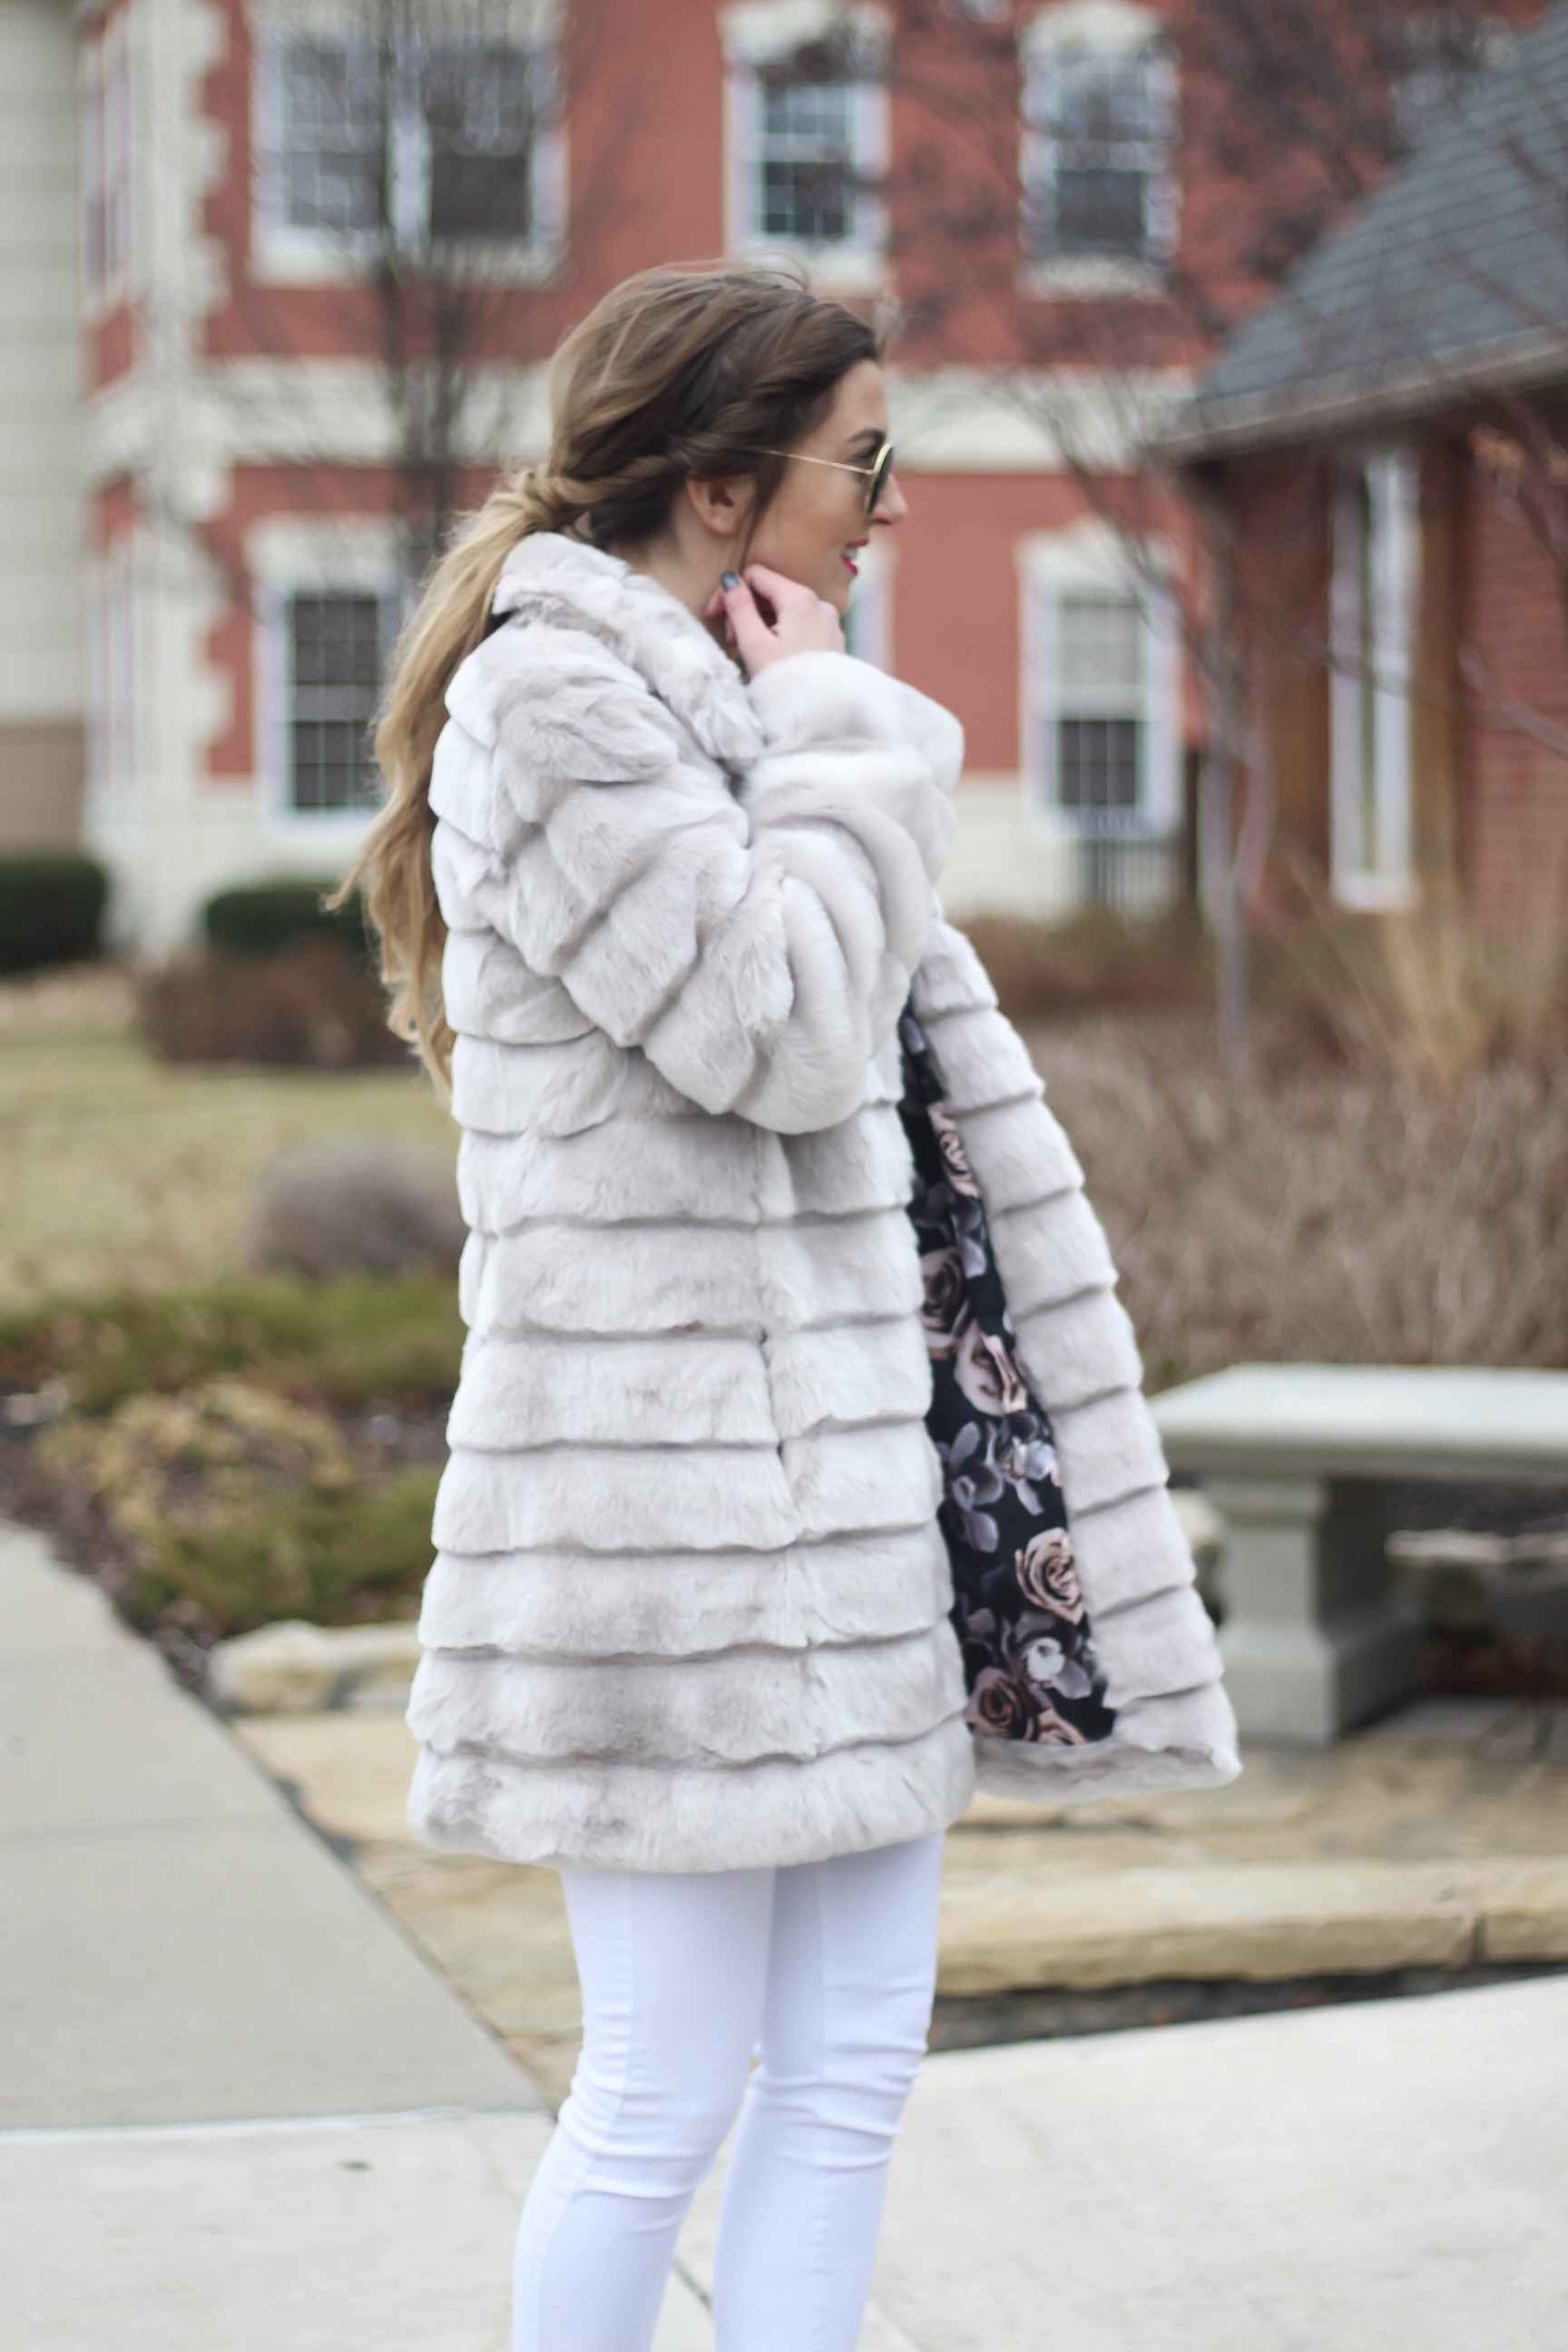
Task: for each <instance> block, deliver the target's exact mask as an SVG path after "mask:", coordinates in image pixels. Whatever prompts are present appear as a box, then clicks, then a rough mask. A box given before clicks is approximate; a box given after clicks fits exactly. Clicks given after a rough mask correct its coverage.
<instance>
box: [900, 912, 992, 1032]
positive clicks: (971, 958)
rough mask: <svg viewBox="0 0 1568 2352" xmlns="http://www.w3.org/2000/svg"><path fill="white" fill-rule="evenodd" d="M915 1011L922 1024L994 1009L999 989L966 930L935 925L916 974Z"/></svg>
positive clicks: (942, 924)
mask: <svg viewBox="0 0 1568 2352" xmlns="http://www.w3.org/2000/svg"><path fill="white" fill-rule="evenodd" d="M914 1000H915V1014H916V1017H917V1019H918V1020H920V1021H921V1023H924V1022H927V1021H933V1022H934V1021H936V1020H939V1019H940V1018H941V1016H942V1014H943V1013H973V1012H977V1011H979V1010H980V1009H981V1008H982V1007H985V1008H994V1005H995V1003H996V992H995V990H994V988H993V987H992V985H991V981H990V976H989V974H988V973H987V971H986V970H985V967H984V964H983V963H982V962H981V961H980V958H979V957H978V956H977V955H976V954H975V952H974V950H973V946H972V945H971V944H970V941H969V940H967V939H966V938H965V937H964V935H963V932H962V931H959V930H955V929H953V927H952V924H951V923H949V922H946V921H942V922H939V923H937V924H935V925H934V926H933V928H932V930H931V939H930V940H929V942H928V944H927V947H926V951H925V954H924V957H923V958H922V959H921V968H920V971H918V972H917V973H916V975H915V986H914Z"/></svg>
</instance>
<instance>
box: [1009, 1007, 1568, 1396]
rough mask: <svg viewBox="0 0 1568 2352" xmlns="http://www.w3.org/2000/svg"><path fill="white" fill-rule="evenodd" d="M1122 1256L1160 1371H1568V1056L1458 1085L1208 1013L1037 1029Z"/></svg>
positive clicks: (1515, 1062) (1483, 1063)
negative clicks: (1247, 1052)
mask: <svg viewBox="0 0 1568 2352" xmlns="http://www.w3.org/2000/svg"><path fill="white" fill-rule="evenodd" d="M1029 1042H1030V1045H1031V1048H1032V1050H1033V1053H1034V1055H1035V1059H1036V1063H1037V1067H1038V1068H1039V1070H1040V1072H1041V1074H1042V1076H1044V1077H1045V1079H1046V1082H1047V1088H1048V1090H1049V1094H1050V1099H1051V1103H1052V1106H1053V1108H1055V1110H1056V1112H1057V1114H1058V1117H1059V1118H1061V1119H1062V1121H1063V1123H1064V1125H1065V1126H1066V1128H1067V1129H1068V1134H1069V1135H1070V1136H1071V1138H1072V1139H1073V1142H1074V1144H1075V1146H1076V1148H1077V1150H1078V1153H1079V1158H1080V1159H1081V1160H1082V1161H1083V1163H1084V1167H1085V1170H1086V1172H1087V1174H1088V1178H1089V1191H1090V1194H1091V1197H1092V1198H1093V1200H1094V1202H1095V1204H1096V1206H1097V1207H1098V1209H1099V1211H1100V1215H1101V1216H1102V1218H1103V1219H1104V1221H1105V1223H1106V1226H1107V1228H1108V1231H1109V1233H1110V1240H1111V1244H1112V1247H1113V1249H1114V1250H1115V1252H1116V1255H1117V1260H1118V1263H1119V1265H1120V1266H1121V1276H1122V1295H1123V1297H1124V1298H1125V1300H1126V1302H1127V1305H1128V1307H1129V1309H1130V1311H1131V1315H1132V1318H1133V1320H1134V1322H1135V1324H1136V1325H1137V1328H1138V1334H1139V1339H1140V1341H1141V1343H1142V1348H1143V1351H1144V1359H1145V1362H1146V1364H1147V1367H1148V1371H1149V1376H1150V1379H1151V1381H1152V1383H1153V1384H1155V1385H1158V1386H1166V1385H1168V1384H1169V1383H1171V1382H1172V1381H1176V1380H1181V1379H1187V1378H1190V1377H1192V1376H1194V1374H1197V1373H1200V1372H1205V1371H1211V1370H1215V1369H1217V1368H1218V1367H1220V1366H1222V1365H1225V1364H1227V1363H1234V1362H1237V1361H1238V1360H1247V1359H1276V1360H1320V1361H1328V1362H1388V1363H1471V1364H1547V1365H1565V1364H1568V1058H1565V1057H1564V1056H1563V1055H1561V1054H1553V1053H1552V1052H1550V1051H1545V1050H1541V1051H1533V1052H1532V1051H1527V1050H1524V1049H1522V1048H1521V1049H1517V1050H1514V1051H1511V1052H1496V1053H1494V1054H1493V1055H1491V1057H1490V1058H1488V1059H1482V1060H1472V1061H1471V1062H1470V1063H1469V1065H1468V1067H1464V1068H1461V1069H1459V1070H1458V1071H1457V1072H1456V1071H1453V1070H1451V1069H1450V1071H1449V1073H1448V1076H1447V1082H1446V1083H1442V1084H1439V1083H1437V1082H1436V1079H1435V1077H1434V1075H1433V1073H1432V1072H1431V1070H1430V1069H1428V1068H1426V1067H1424V1066H1422V1065H1421V1063H1420V1062H1419V1060H1415V1061H1413V1062H1407V1063H1405V1064H1404V1065H1403V1066H1402V1065H1400V1064H1398V1063H1396V1062H1394V1061H1393V1060H1390V1059H1389V1058H1387V1057H1386V1056H1370V1055H1369V1057H1368V1058H1367V1059H1365V1060H1364V1061H1363V1063H1362V1064H1360V1065H1359V1066H1357V1065H1348V1064H1347V1063H1346V1062H1345V1061H1343V1060H1342V1059H1341V1058H1337V1057H1331V1056H1329V1055H1322V1054H1319V1055H1310V1054H1307V1053H1305V1052H1302V1051H1300V1050H1299V1049H1293V1047H1292V1045H1291V1033H1289V1032H1286V1031H1282V1030H1281V1029H1279V1028H1275V1029H1273V1030H1272V1031H1266V1032H1265V1034H1264V1038H1263V1044H1264V1048H1265V1050H1264V1051H1263V1052H1262V1053H1261V1054H1260V1055H1259V1057H1258V1065H1257V1066H1256V1068H1255V1069H1254V1070H1253V1072H1252V1073H1251V1075H1250V1076H1248V1077H1247V1078H1246V1079H1242V1078H1239V1077H1237V1076H1234V1075H1233V1074H1231V1073H1229V1072H1227V1070H1226V1068H1225V1066H1223V1064H1222V1063H1221V1062H1220V1060H1219V1057H1218V1055H1217V1053H1216V1051H1215V1045H1214V1042H1213V1026H1212V1022H1211V1021H1210V1019H1209V1018H1208V1016H1207V1015H1206V1014H1205V1013H1185V1012H1181V1011H1176V1012H1171V1011H1144V1012H1140V1013H1094V1014H1091V1015H1088V1016H1086V1017H1084V1018H1082V1019H1079V1020H1077V1021H1072V1022H1061V1023H1053V1024H1035V1025H1034V1026H1033V1027H1032V1028H1031V1029H1030V1031H1029Z"/></svg>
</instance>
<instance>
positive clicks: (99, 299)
mask: <svg viewBox="0 0 1568 2352" xmlns="http://www.w3.org/2000/svg"><path fill="white" fill-rule="evenodd" d="M134 95H135V94H134V89H133V84H132V48H131V37H130V29H129V26H128V24H127V20H126V17H125V16H124V14H123V12H122V13H121V14H120V15H118V16H113V17H111V18H110V22H109V23H108V25H107V26H105V27H104V31H103V36H102V37H101V39H100V40H89V41H85V42H84V43H83V44H82V48H81V58H80V65H79V70H78V117H79V135H80V142H81V164H80V189H81V287H82V302H83V308H84V309H85V310H86V311H87V313H88V315H89V317H90V318H101V317H102V316H103V315H104V314H105V313H106V312H108V311H110V310H114V309H116V308H117V307H118V306H119V305H120V304H121V302H123V301H124V300H125V299H127V297H128V296H129V294H130V292H131V276H132V229H133V219H132V211H133V206H132V187H133V149H134V137H133V106H134Z"/></svg>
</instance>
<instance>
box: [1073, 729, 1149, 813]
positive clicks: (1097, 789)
mask: <svg viewBox="0 0 1568 2352" xmlns="http://www.w3.org/2000/svg"><path fill="white" fill-rule="evenodd" d="M1141 737H1142V724H1141V722H1140V721H1139V720H1138V719H1058V722H1057V781H1058V797H1059V799H1060V802H1061V805H1062V806H1063V808H1069V809H1130V808H1136V807H1137V805H1138V799H1139V793H1138V776H1139V770H1140V767H1141V765H1142V761H1141V758H1140V751H1141Z"/></svg>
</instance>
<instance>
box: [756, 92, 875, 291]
mask: <svg viewBox="0 0 1568 2352" xmlns="http://www.w3.org/2000/svg"><path fill="white" fill-rule="evenodd" d="M855 101H856V87H855V84H854V83H853V82H852V81H849V80H847V79H845V77H844V75H843V74H842V72H841V71H839V70H838V69H837V67H836V66H835V65H834V64H833V62H832V61H831V60H829V61H828V62H827V63H826V64H818V65H815V66H814V65H813V64H811V63H809V62H806V63H804V64H803V63H801V62H799V61H797V60H796V59H794V58H791V59H790V60H788V61H787V62H786V63H785V64H784V65H769V66H764V67H763V69H762V71H761V72H760V73H759V74H758V76H757V106H758V123H757V190H756V202H757V226H758V229H759V230H760V232H761V234H762V235H763V236H764V237H767V238H770V239H776V240H777V241H779V242H780V243H784V244H793V245H841V244H843V242H844V241H845V239H846V238H847V237H851V236H854V234H855V211H856V204H857V200H858V187H857V184H856V169H855Z"/></svg>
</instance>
